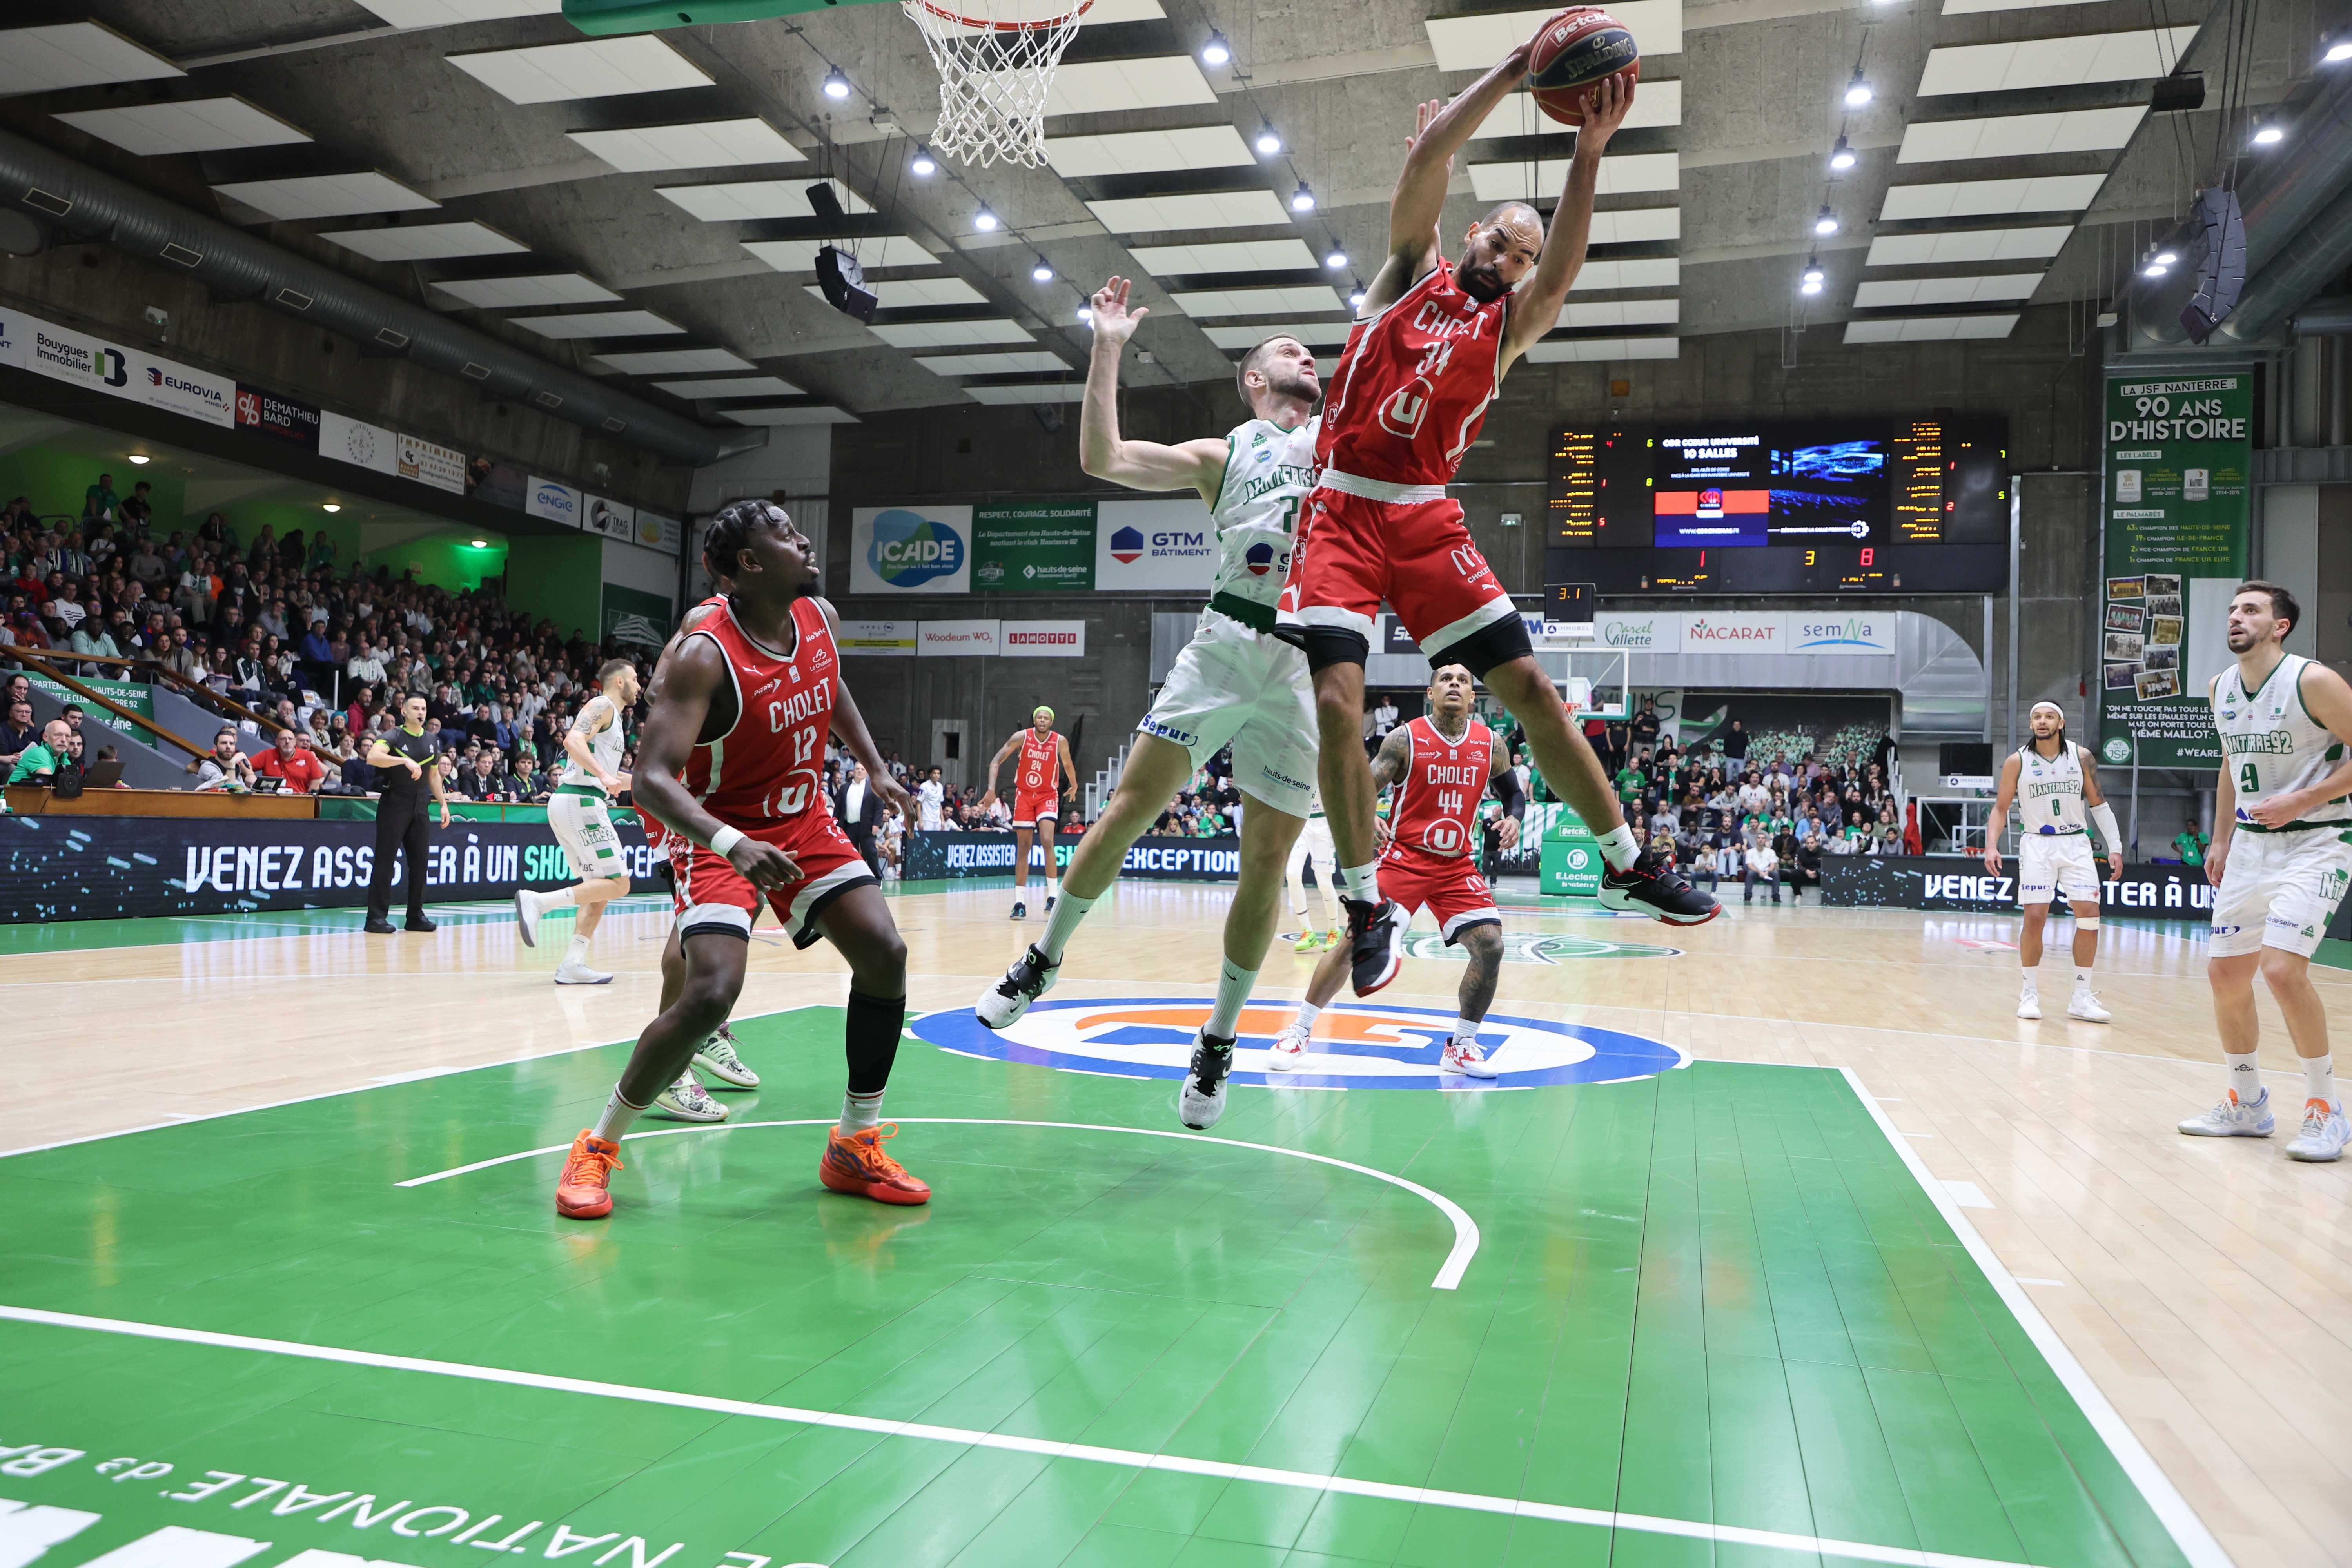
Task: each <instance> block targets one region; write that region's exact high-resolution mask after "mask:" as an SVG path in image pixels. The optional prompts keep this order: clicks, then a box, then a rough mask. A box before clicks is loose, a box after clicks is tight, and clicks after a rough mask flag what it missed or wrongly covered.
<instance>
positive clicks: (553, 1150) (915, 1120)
mask: <svg viewBox="0 0 2352 1568" xmlns="http://www.w3.org/2000/svg"><path fill="white" fill-rule="evenodd" d="M892 1120H893V1121H898V1122H900V1123H903V1124H905V1125H908V1126H917V1125H931V1126H950V1127H1054V1128H1060V1129H1062V1130H1064V1131H1072V1132H1125V1133H1128V1134H1129V1135H1130V1136H1133V1137H1137V1138H1174V1139H1176V1140H1178V1141H1180V1142H1186V1143H1222V1144H1223V1145H1224V1146H1225V1147H1226V1148H1228V1149H1255V1150H1256V1151H1257V1152H1259V1153H1261V1154H1284V1155H1287V1156H1289V1157H1290V1158H1291V1159H1293V1160H1312V1161H1314V1162H1315V1163H1317V1164H1318V1165H1336V1166H1338V1167H1339V1169H1340V1170H1342V1171H1353V1172H1355V1173H1357V1174H1358V1175H1360V1176H1370V1177H1371V1178H1372V1179H1373V1180H1374V1181H1378V1182H1386V1183H1387V1184H1389V1185H1391V1186H1392V1187H1402V1188H1403V1189H1404V1190H1405V1191H1406V1192H1409V1193H1411V1194H1413V1195H1414V1196H1416V1197H1418V1198H1422V1199H1423V1200H1425V1201H1426V1202H1428V1203H1430V1204H1432V1205H1435V1207H1436V1209H1437V1212H1438V1213H1440V1214H1442V1215H1444V1216H1445V1217H1446V1218H1447V1219H1448V1220H1450V1221H1451V1222H1453V1226H1454V1250H1453V1251H1451V1252H1449V1253H1447V1254H1446V1255H1445V1262H1444V1266H1443V1267H1442V1268H1439V1269H1438V1271H1437V1278H1436V1279H1433V1280H1431V1281H1430V1282H1429V1288H1430V1289H1433V1290H1453V1289H1459V1288H1460V1286H1461V1284H1462V1276H1463V1273H1464V1271H1465V1270H1466V1269H1468V1268H1469V1267H1470V1259H1471V1258H1475V1257H1476V1256H1477V1253H1478V1222H1477V1221H1476V1220H1475V1219H1472V1218H1471V1217H1470V1216H1469V1215H1468V1214H1466V1213H1465V1212H1464V1210H1463V1207H1462V1205H1460V1204H1457V1203H1455V1202H1454V1200H1453V1199H1452V1198H1449V1197H1447V1196H1446V1195H1445V1194H1443V1193H1433V1192H1431V1191H1430V1190H1429V1189H1428V1188H1427V1187H1424V1186H1423V1185H1422V1184H1420V1183H1419V1182H1409V1181H1407V1180H1405V1179H1404V1178H1403V1177H1402V1176H1394V1175H1391V1174H1390V1173H1388V1172H1386V1171H1375V1170H1374V1169H1372V1168H1371V1167H1370V1165H1359V1164H1356V1163H1353V1162H1352V1161H1348V1160H1335V1159H1333V1158H1332V1157H1331V1156H1330V1155H1328V1154H1310V1153H1308V1152H1307V1151H1306V1150H1304V1149H1285V1148H1282V1147H1281V1146H1280V1145H1278V1144H1274V1143H1244V1142H1242V1141H1241V1140H1240V1139H1238V1138H1210V1137H1206V1136H1203V1135H1202V1134H1201V1133H1198V1132H1173V1131H1168V1130H1167V1129H1165V1128H1160V1127H1109V1126H1104V1125H1102V1124H1100V1123H1097V1122H1092V1121H1014V1120H1012V1119H1010V1118H1006V1117H999V1116H900V1117H894V1118H892ZM834 1121H835V1118H833V1117H830V1116H825V1117H816V1118H812V1119H809V1120H806V1121H717V1122H712V1123H710V1124H709V1125H707V1126H702V1127H665V1128H658V1129H656V1130H655V1131H650V1132H630V1133H625V1134H624V1135H623V1137H622V1140H621V1141H622V1142H625V1143H634V1142H637V1141H638V1140H639V1139H641V1138H676V1137H678V1136H680V1135H682V1134H684V1133H688V1132H734V1131H740V1130H741V1129H744V1128H750V1127H830V1126H832V1125H833V1124H834ZM571 1148H572V1145H571V1144H569V1143H550V1144H549V1145H548V1146H547V1147H546V1148H544V1149H525V1150H523V1151H522V1152H520V1153H515V1154H500V1155H498V1156H496V1157H495V1158H493V1159H488V1160H477V1161H475V1162H474V1163H472V1164H470V1165H452V1166H451V1167H450V1168H449V1169H447V1170H446V1171H436V1172H434V1173H432V1174H431V1175H429V1176H411V1177H409V1178H408V1180H406V1181H404V1182H394V1184H393V1185H394V1186H395V1187H422V1186H425V1185H428V1184H432V1183H434V1182H445V1181H447V1180H448V1179H449V1178H450V1177H452V1176H463V1175H467V1174H468V1173H472V1172H475V1171H487V1170H488V1169H489V1168H490V1167H491V1166H493V1165H508V1164H512V1163H514V1162H515V1161H517V1160H532V1159H536V1158H538V1157H539V1156H540V1155H541V1154H562V1153H565V1152H569V1151H570V1149H571Z"/></svg>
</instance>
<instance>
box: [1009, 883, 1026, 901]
mask: <svg viewBox="0 0 2352 1568" xmlns="http://www.w3.org/2000/svg"><path fill="white" fill-rule="evenodd" d="M1028 901H1029V884H1028V883H1026V882H1015V883H1014V884H1013V902H1014V903H1016V904H1025V903H1027V902H1028Z"/></svg>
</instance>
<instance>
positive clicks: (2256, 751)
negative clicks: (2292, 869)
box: [2213, 653, 2352, 833]
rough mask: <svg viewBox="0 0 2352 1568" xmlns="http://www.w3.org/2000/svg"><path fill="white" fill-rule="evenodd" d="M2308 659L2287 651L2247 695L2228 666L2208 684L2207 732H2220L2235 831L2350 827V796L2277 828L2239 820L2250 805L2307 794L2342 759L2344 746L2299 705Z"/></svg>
mask: <svg viewBox="0 0 2352 1568" xmlns="http://www.w3.org/2000/svg"><path fill="white" fill-rule="evenodd" d="M2310 662H2311V660H2309V659H2307V658H2304V657H2303V656H2302V655H2301V654H2299V653H2291V654H2288V655H2286V656H2285V657H2284V658H2281V659H2280V660H2279V661H2278V667H2277V668H2274V669H2273V670H2272V671H2271V673H2270V677H2269V679H2266V680H2264V681H2263V683H2262V685H2261V686H2260V687H2259V688H2258V689H2255V690H2254V691H2253V692H2252V693H2249V692H2247V690H2246V689H2245V683H2244V682H2243V681H2242V680H2241V679H2239V675H2238V667H2237V666H2236V665H2235V664H2232V665H2231V667H2230V668H2227V669H2225V670H2223V671H2222V672H2221V679H2219V680H2216V681H2215V682H2214V683H2213V728H2214V729H2216V730H2218V731H2221V751H2222V753H2223V757H2224V765H2225V766H2227V767H2228V768H2229V770H2230V783H2231V786H2232V787H2233V788H2235V789H2236V791H2237V794H2238V814H2237V826H2238V830H2239V831H2240V832H2242V833H2277V832H2282V831H2291V830H2293V829H2295V828H2302V827H2324V826H2331V825H2335V824H2340V823H2343V822H2346V821H2352V798H2347V797H2346V796H2343V795H2338V796H2336V798H2335V799H2334V800H2331V801H2328V802H2327V803H2326V804H2325V805H2316V806H2314V807H2312V808H2311V809H2310V810H2308V811H2306V812H2305V813H2304V814H2303V815H2302V816H2300V817H2298V818H2296V819H2295V820H2294V821H2293V822H2291V823H2288V824H2287V825H2286V826H2285V828H2284V829H2282V828H2276V827H2264V826H2262V825H2261V824H2260V823H2257V822H2250V821H2248V820H2247V819H2246V807H2247V806H2249V805H2252V804H2253V803H2254V802H2255V801H2258V800H2263V799H2266V798H2268V797H2269V796H2271V795H2281V794H2284V793H2285V792H2287V791H2290V790H2299V789H2307V788H2309V787H2310V786H2311V785H2313V784H2317V783H2318V782H2319V781H2320V780H2321V779H2323V778H2325V777H2326V776H2327V774H2328V773H2331V772H2333V771H2334V770H2335V767H2336V763H2340V762H2342V761H2343V760H2344V742H2341V741H2339V740H2337V739H2336V736H2335V735H2334V734H2333V733H2332V732H2331V731H2328V730H2326V729H2325V728H2324V727H2322V726H2321V724H2320V723H2319V721H2317V720H2315V719H2314V718H2313V717H2312V716H2311V713H2310V711H2309V710H2307V709H2305V707H2304V705H2303V689H2302V688H2303V670H2304V667H2305V665H2307V664H2309V663H2310Z"/></svg>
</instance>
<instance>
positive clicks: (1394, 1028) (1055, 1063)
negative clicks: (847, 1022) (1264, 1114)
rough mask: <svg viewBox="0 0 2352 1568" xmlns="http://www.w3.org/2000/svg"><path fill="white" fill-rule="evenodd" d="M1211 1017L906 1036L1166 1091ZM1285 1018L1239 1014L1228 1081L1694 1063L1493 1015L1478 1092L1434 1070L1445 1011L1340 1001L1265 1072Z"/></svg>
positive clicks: (1653, 1068)
mask: <svg viewBox="0 0 2352 1568" xmlns="http://www.w3.org/2000/svg"><path fill="white" fill-rule="evenodd" d="M1208 1016H1209V1005H1208V1004H1207V1003H1206V1002H1203V1001H1201V1000H1199V999H1198V998H1193V997H1177V996H1134V997H1123V998H1115V999H1109V1000H1098V999H1091V998H1081V999H1074V1000H1069V1001H1059V1000H1048V1001H1045V1002H1040V1003H1039V1004H1037V1005H1035V1006H1034V1007H1032V1008H1030V1009H1029V1011H1028V1012H1027V1013H1026V1014H1024V1015H1023V1016H1022V1017H1021V1020H1020V1021H1019V1022H1018V1023H1016V1024H1014V1025H1013V1026H1012V1027H1010V1028H1008V1029H1005V1030H1003V1031H1002V1032H998V1031H992V1030H991V1029H989V1028H988V1027H987V1026H984V1025H983V1024H982V1023H981V1022H980V1020H979V1019H977V1018H975V1017H974V1016H972V1014H971V1009H970V1008H965V1007H959V1008H951V1009H949V1010H947V1011H944V1012H939V1013H933V1014H930V1015H929V1016H926V1017H923V1018H920V1019H918V1020H917V1021H916V1022H915V1023H914V1024H913V1025H912V1026H911V1028H912V1031H913V1033H914V1034H915V1035H916V1036H917V1037H919V1038H920V1039H925V1040H929V1041H930V1042H931V1043H932V1044H933V1045H935V1046H939V1047H942V1048H944V1049H946V1050H950V1051H953V1052H956V1053H958V1054H959V1055H962V1056H972V1057H983V1058H991V1059H993V1060H997V1061H1013V1062H1025V1063H1029V1064H1032V1065H1034V1066H1038V1067H1049V1068H1060V1069H1062V1070H1064V1071H1068V1072H1081V1073H1090V1074H1098V1075H1101V1074H1107V1075H1108V1076H1110V1077H1114V1078H1136V1079H1165V1080H1168V1082H1169V1083H1170V1085H1171V1088H1172V1087H1173V1084H1174V1080H1176V1079H1181V1078H1182V1077H1183V1076H1184V1072H1185V1066H1186V1063H1187V1062H1189V1061H1190V1060H1191V1058H1192V1038H1193V1036H1194V1035H1195V1034H1196V1033H1198V1032H1199V1030H1200V1027H1201V1026H1202V1024H1203V1023H1204V1022H1205V1021H1206V1020H1207V1018H1208ZM1290 1017H1291V1009H1290V1008H1288V1007H1249V1008H1245V1009H1244V1010H1243V1013H1242V1017H1241V1023H1240V1026H1239V1029H1238V1035H1239V1040H1238V1042H1237V1044H1236V1045H1235V1047H1234V1066H1233V1072H1232V1075H1231V1081H1232V1082H1233V1083H1234V1084H1237V1085H1240V1086H1243V1087H1245V1088H1272V1089H1283V1088H1297V1089H1491V1088H1502V1089H1534V1088H1538V1087H1541V1086H1545V1085H1550V1084H1564V1083H1615V1082H1620V1081H1622V1080H1624V1079H1638V1078H1650V1077H1654V1076H1655V1075H1656V1074H1658V1073H1662V1072H1666V1071H1670V1070H1672V1069H1673V1068H1679V1067H1682V1066H1683V1065H1685V1063H1686V1062H1687V1061H1688V1060H1689V1059H1690V1058H1688V1057H1687V1056H1686V1055H1685V1054H1684V1053H1683V1052H1682V1051H1680V1050H1677V1049H1676V1048H1675V1047H1673V1046H1670V1045H1668V1044H1666V1043H1665V1042H1664V1041H1663V1040H1654V1039H1651V1038H1649V1037H1646V1036H1642V1035H1632V1034H1624V1033H1621V1032H1619V1031H1617V1030H1613V1029H1600V1028H1594V1027H1591V1026H1587V1025H1583V1024H1564V1023H1559V1022H1555V1021H1553V1020H1551V1019H1549V1018H1530V1017H1522V1016H1516V1015H1506V1014H1490V1015H1488V1016H1487V1018H1486V1025H1485V1028H1484V1029H1483V1031H1482V1032H1481V1035H1480V1039H1481V1040H1482V1042H1483V1043H1484V1044H1485V1045H1486V1052H1487V1055H1488V1056H1489V1057H1490V1058H1493V1059H1494V1061H1495V1064H1496V1068H1499V1069H1500V1074H1501V1076H1500V1077H1498V1078H1496V1079H1494V1080H1492V1082H1491V1083H1481V1082H1479V1081H1478V1080H1476V1079H1466V1078H1462V1077H1458V1076H1455V1075H1451V1074H1442V1073H1440V1072H1439V1071H1438V1070H1437V1064H1438V1057H1439V1054H1440V1053H1441V1052H1442V1051H1443V1050H1444V1047H1445V1039H1446V1037H1447V1035H1448V1034H1450V1033H1451V1032H1452V1027H1453V1023H1454V1014H1453V1012H1452V1011H1451V1010H1450V1009H1449V1010H1446V1011H1442V1012H1441V1011H1439V1010H1437V1009H1435V1008H1429V1007H1391V1006H1384V1005H1377V1004H1370V1003H1348V1004H1344V1005H1339V1006H1335V1007H1328V1008H1326V1009H1325V1010H1324V1012H1323V1016H1322V1017H1321V1018H1319V1019H1318V1020H1317V1023H1316V1031H1315V1040H1314V1042H1313V1044H1312V1046H1311V1047H1309V1049H1308V1051H1307V1057H1306V1059H1305V1060H1304V1061H1302V1062H1301V1063H1300V1064H1299V1065H1298V1067H1297V1070H1295V1071H1292V1072H1286V1073H1276V1072H1269V1071H1267V1070H1266V1067H1265V1062H1266V1051H1267V1048H1268V1047H1271V1046H1272V1045H1273V1044H1274V1037H1275V1036H1276V1034H1278V1033H1279V1032H1280V1031H1281V1029H1282V1027H1283V1026H1284V1025H1286V1024H1287V1023H1288V1022H1289V1021H1290Z"/></svg>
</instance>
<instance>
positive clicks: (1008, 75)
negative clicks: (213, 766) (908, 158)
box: [904, 0, 1094, 169]
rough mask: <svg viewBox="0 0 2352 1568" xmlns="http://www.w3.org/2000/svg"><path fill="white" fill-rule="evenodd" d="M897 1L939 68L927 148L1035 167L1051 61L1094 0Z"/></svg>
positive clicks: (1041, 157)
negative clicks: (936, 109)
mask: <svg viewBox="0 0 2352 1568" xmlns="http://www.w3.org/2000/svg"><path fill="white" fill-rule="evenodd" d="M904 3H905V5H906V10H907V15H908V17H909V18H911V19H912V20H913V22H914V24H915V26H918V27H920V28H921V29H922V32H923V42H924V43H925V44H927V45H929V47H930V51H931V63H932V64H933V65H935V66H937V67H939V68H940V122H939V124H938V126H937V127H936V128H935V129H934V130H933V131H932V132H931V139H930V146H931V150H932V151H933V152H934V153H944V154H947V155H950V156H952V157H954V158H955V159H956V160H957V161H959V162H960V163H963V164H965V165H966V166H967V167H969V166H970V165H971V164H973V163H981V164H983V165H984V164H989V163H995V162H996V161H997V160H998V159H1000V158H1001V159H1003V161H1004V162H1006V163H1020V164H1023V165H1024V166H1026V167H1028V168H1032V169H1034V168H1039V167H1042V166H1043V165H1044V163H1045V96H1046V94H1047V93H1049V92H1051V91H1052V90H1053V87H1054V68H1055V66H1057V65H1059V64H1061V62H1062V51H1063V50H1064V49H1066V48H1068V47H1070V40H1071V39H1072V38H1074V37H1077V32H1078V18H1079V17H1081V16H1085V15H1086V14H1087V7H1089V6H1090V5H1093V4H1094V0H1079V3H1078V4H1077V5H1076V6H1069V5H1067V0H960V3H961V5H965V6H966V7H968V8H969V10H970V12H971V14H969V15H967V14H965V13H963V12H959V11H955V10H951V9H950V8H949V6H948V5H943V4H935V3H934V0H904Z"/></svg>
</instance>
